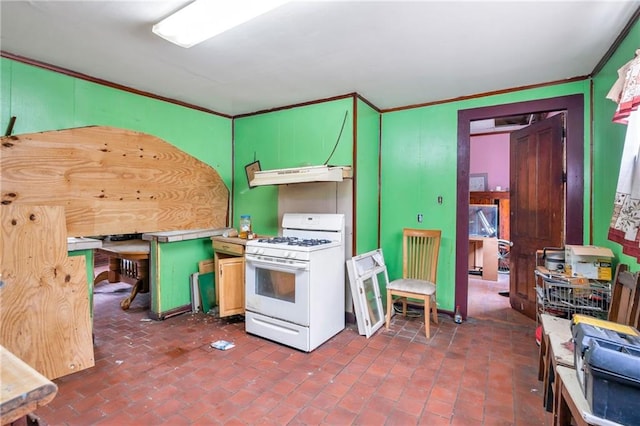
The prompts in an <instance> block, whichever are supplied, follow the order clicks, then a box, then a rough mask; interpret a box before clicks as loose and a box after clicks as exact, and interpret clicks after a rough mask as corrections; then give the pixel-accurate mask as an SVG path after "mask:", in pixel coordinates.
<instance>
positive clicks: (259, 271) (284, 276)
mask: <svg viewBox="0 0 640 426" xmlns="http://www.w3.org/2000/svg"><path fill="white" fill-rule="evenodd" d="M245 261H246V270H245V274H246V275H245V279H246V281H245V282H246V286H245V290H246V292H245V303H246V310H247V311H251V312H255V313H259V314H262V315H266V316H269V317H272V318H278V319H281V320H284V321H289V322H292V323H294V324H298V325H302V326H305V327H308V326H309V262H306V261H299V260H291V259H282V258H274V257H269V256H263V255H254V254H245Z"/></svg>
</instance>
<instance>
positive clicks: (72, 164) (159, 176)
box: [0, 126, 229, 237]
mask: <svg viewBox="0 0 640 426" xmlns="http://www.w3.org/2000/svg"><path fill="white" fill-rule="evenodd" d="M0 139H1V140H2V146H1V150H2V151H1V154H2V155H1V157H0V170H1V182H0V183H1V185H2V186H1V188H0V189H1V190H2V204H3V205H9V204H20V205H23V204H24V205H47V206H53V205H56V206H63V207H64V209H65V212H66V223H67V231H68V235H70V236H76V237H81V236H91V235H109V234H133V233H141V232H158V231H172V230H185V229H205V228H221V227H224V226H226V223H227V208H228V202H229V191H228V189H227V187H226V186H225V185H224V183H223V181H222V179H221V178H220V176H219V175H218V173H217V172H216V171H215V170H214V169H213V168H212V167H210V166H209V165H207V164H205V163H203V162H201V161H199V160H198V159H196V158H194V157H192V156H190V155H189V154H187V153H185V152H183V151H181V150H180V149H178V148H176V147H175V146H173V145H171V144H169V143H167V142H165V141H163V140H162V139H160V138H157V137H155V136H152V135H148V134H145V133H140V132H134V131H130V130H125V129H118V128H113V127H102V126H92V127H80V128H73V129H65V130H58V131H50V132H42V133H31V134H23V135H17V136H7V137H2V138H0Z"/></svg>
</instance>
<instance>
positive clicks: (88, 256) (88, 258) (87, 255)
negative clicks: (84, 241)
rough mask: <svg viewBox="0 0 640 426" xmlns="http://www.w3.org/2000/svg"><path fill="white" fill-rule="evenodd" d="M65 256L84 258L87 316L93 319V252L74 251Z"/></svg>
mask: <svg viewBox="0 0 640 426" xmlns="http://www.w3.org/2000/svg"><path fill="white" fill-rule="evenodd" d="M67 255H68V256H69V257H74V256H84V261H85V263H86V268H87V270H86V272H87V290H88V291H89V315H90V316H91V318H93V279H94V278H95V274H94V272H93V265H94V260H93V259H94V257H93V250H74V251H70V252H68V253H67Z"/></svg>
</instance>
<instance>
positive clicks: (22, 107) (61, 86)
mask: <svg viewBox="0 0 640 426" xmlns="http://www.w3.org/2000/svg"><path fill="white" fill-rule="evenodd" d="M1 60H2V61H3V62H7V63H8V64H9V67H10V68H11V72H10V80H11V81H10V84H11V91H10V92H9V99H10V100H9V102H10V104H11V107H10V108H11V114H12V115H15V116H16V117H17V119H16V124H15V127H14V129H13V134H19V133H32V132H41V131H44V130H52V129H61V128H66V127H73V126H74V124H73V116H74V114H73V112H74V103H73V86H74V82H73V79H71V78H69V77H67V76H65V75H62V74H58V73H54V72H51V71H46V70H42V69H40V68H36V67H33V66H29V65H24V64H21V63H19V62H14V61H9V60H8V59H4V58H2V59H1ZM3 97H4V94H3ZM9 118H10V117H8V116H2V117H0V120H1V123H2V129H5V128H6V126H7V123H8V121H9ZM3 134H4V132H3Z"/></svg>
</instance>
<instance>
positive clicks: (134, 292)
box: [120, 280, 143, 311]
mask: <svg viewBox="0 0 640 426" xmlns="http://www.w3.org/2000/svg"><path fill="white" fill-rule="evenodd" d="M142 285H143V283H142V280H138V282H136V283H135V284H134V285H133V288H132V289H131V294H129V297H127V298H126V299H124V300H123V301H122V302H120V308H122V310H123V311H126V310H127V309H129V306H131V302H133V299H135V297H136V295H137V294H138V291H140V290H141V289H142Z"/></svg>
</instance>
